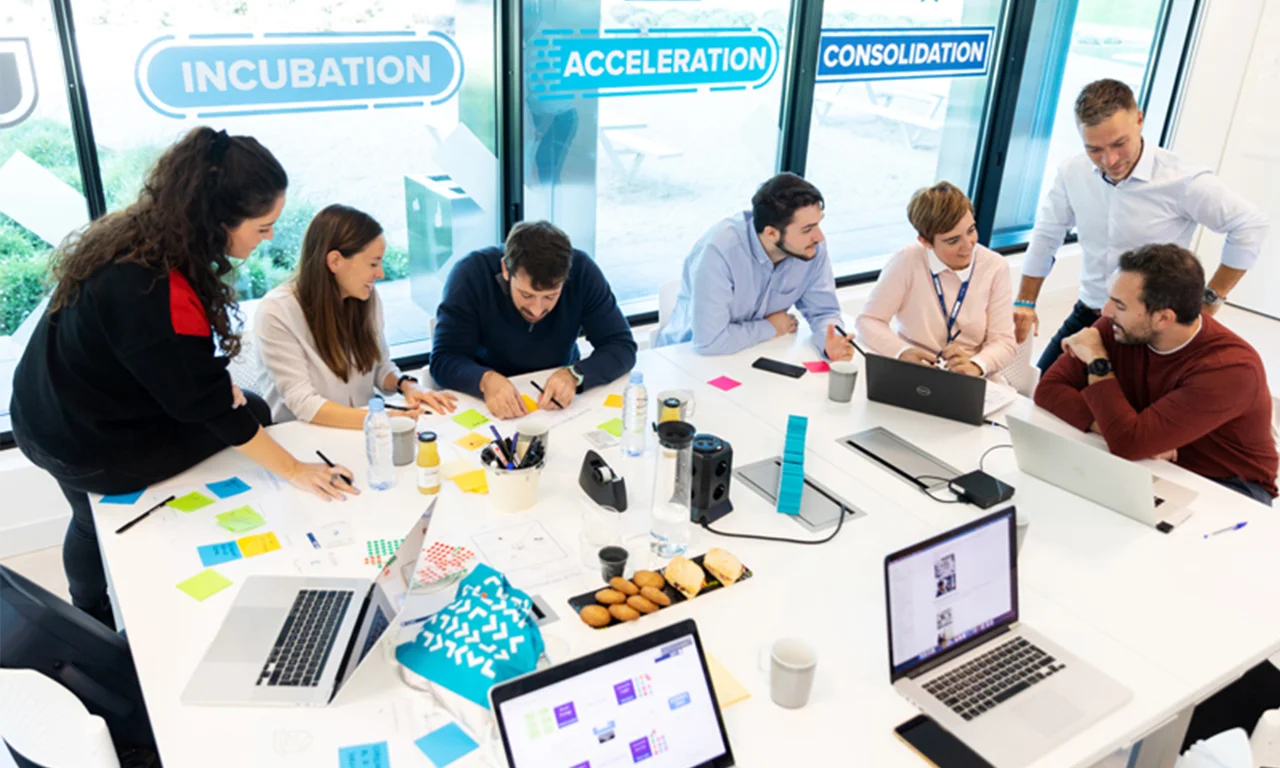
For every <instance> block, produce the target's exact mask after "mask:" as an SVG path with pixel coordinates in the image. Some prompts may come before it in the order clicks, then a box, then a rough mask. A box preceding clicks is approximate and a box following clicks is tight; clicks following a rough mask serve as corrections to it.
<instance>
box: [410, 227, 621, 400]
mask: <svg viewBox="0 0 1280 768" xmlns="http://www.w3.org/2000/svg"><path fill="white" fill-rule="evenodd" d="M509 290H510V289H509V288H508V287H507V284H506V281H505V280H503V279H502V248H500V247H491V248H482V249H480V250H478V251H473V252H472V253H470V254H468V255H467V257H466V258H464V259H463V260H462V261H460V262H458V264H457V266H455V267H454V268H453V271H452V272H450V273H449V279H448V280H447V281H446V282H445V286H444V299H443V300H442V301H441V302H440V308H439V309H438V310H436V331H435V336H434V338H433V340H432V349H431V378H433V379H435V382H436V384H437V385H438V386H440V387H442V388H444V389H452V390H456V391H458V392H466V393H468V394H470V395H475V396H476V397H479V396H480V377H481V376H483V375H484V373H485V371H488V370H494V371H497V372H498V373H500V374H502V375H503V376H518V375H519V374H522V373H528V372H530V371H541V370H545V369H547V368H563V367H565V366H568V365H571V364H573V363H574V362H577V363H578V372H579V373H581V374H582V375H583V382H582V386H583V388H584V389H589V388H591V387H595V386H598V385H600V384H606V383H608V382H610V381H613V380H614V379H616V378H618V377H620V376H622V375H623V374H625V373H627V372H628V371H630V370H631V369H632V367H634V366H635V364H636V342H635V339H634V338H633V337H632V335H631V327H630V326H628V325H627V320H626V318H625V317H623V316H622V310H620V309H619V308H618V302H617V300H616V299H614V297H613V290H612V289H611V288H610V287H609V283H608V281H606V280H605V279H604V274H603V273H602V272H601V271H600V267H598V266H596V263H595V262H594V261H592V260H591V258H590V257H589V256H587V254H585V253H583V252H582V251H579V250H574V252H573V260H572V261H571V262H570V266H569V279H568V280H566V281H565V284H564V289H563V290H562V291H561V292H560V300H559V301H558V302H556V305H555V307H554V308H553V309H552V310H551V311H550V312H548V313H547V316H546V317H544V318H542V319H541V320H539V321H538V322H537V323H534V324H532V325H531V324H530V323H529V321H527V320H525V319H524V318H523V317H522V316H521V315H520V312H519V310H517V309H516V307H515V304H513V303H512V301H511V294H510V292H509ZM579 333H585V335H586V337H587V340H588V341H590V342H591V346H592V348H593V350H594V351H593V352H592V354H591V357H588V358H587V359H585V360H581V361H579V359H578V358H579V354H578V343H577V340H578V335H579Z"/></svg>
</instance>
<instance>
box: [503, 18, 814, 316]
mask: <svg viewBox="0 0 1280 768" xmlns="http://www.w3.org/2000/svg"><path fill="white" fill-rule="evenodd" d="M789 13H790V2H788V0H703V1H702V2H697V3H690V2H631V1H630V0H525V2H524V73H525V79H524V142H525V145H524V162H525V179H524V181H525V186H526V192H525V206H524V217H525V218H526V219H538V218H545V219H550V220H551V221H553V222H555V223H556V224H557V225H558V226H560V227H561V228H563V229H564V230H565V231H566V232H568V234H569V236H570V238H571V239H572V240H573V243H574V245H575V246H576V247H578V248H581V249H582V250H584V251H585V252H587V253H588V254H590V255H591V256H593V257H594V258H595V259H596V260H597V261H598V262H599V264H600V266H601V268H602V269H603V270H604V273H605V276H606V277H607V278H608V279H609V282H610V283H611V284H612V286H613V290H614V292H615V294H616V295H617V297H618V300H619V302H620V303H621V304H622V305H623V310H624V311H625V312H627V313H628V314H632V313H637V312H641V311H645V310H650V309H653V308H654V307H655V306H656V296H657V293H658V288H659V286H660V285H662V284H663V283H666V282H668V281H674V280H678V279H679V277H680V266H681V263H682V261H683V259H684V257H685V256H686V255H687V254H688V253H689V251H690V250H691V248H692V246H693V244H694V243H695V242H696V241H697V240H698V238H699V237H700V236H701V235H702V234H703V233H704V232H705V231H706V230H707V229H709V228H710V227H711V225H712V224H714V223H715V222H716V221H717V220H718V219H720V218H722V217H724V216H726V215H729V214H731V213H733V212H734V211H741V210H743V209H745V208H746V207H747V206H748V205H749V204H750V199H751V195H752V193H753V192H754V191H755V188H756V187H757V186H759V184H760V183H761V182H763V181H764V180H765V179H767V178H768V177H769V176H771V175H772V174H773V172H774V169H775V167H776V163H777V151H778V114H779V110H780V104H781V98H782V80H783V78H782V62H783V61H784V60H785V56H786V51H785V41H786V39H787V27H788V18H789Z"/></svg>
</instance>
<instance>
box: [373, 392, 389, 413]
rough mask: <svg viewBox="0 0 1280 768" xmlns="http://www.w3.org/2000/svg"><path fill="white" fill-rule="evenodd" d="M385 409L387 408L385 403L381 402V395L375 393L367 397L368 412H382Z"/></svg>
mask: <svg viewBox="0 0 1280 768" xmlns="http://www.w3.org/2000/svg"><path fill="white" fill-rule="evenodd" d="M385 410H387V404H386V403H385V402H383V400H382V398H381V397H378V396H377V395H375V396H373V397H371V398H369V412H370V413H382V412H383V411H385Z"/></svg>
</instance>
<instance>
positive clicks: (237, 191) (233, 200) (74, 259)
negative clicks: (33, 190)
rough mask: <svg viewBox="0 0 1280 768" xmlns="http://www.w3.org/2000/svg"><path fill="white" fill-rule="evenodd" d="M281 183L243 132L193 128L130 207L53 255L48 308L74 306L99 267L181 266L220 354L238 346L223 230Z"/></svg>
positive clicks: (275, 165) (263, 203)
mask: <svg viewBox="0 0 1280 768" xmlns="http://www.w3.org/2000/svg"><path fill="white" fill-rule="evenodd" d="M288 186H289V177H288V176H287V175H286V174H285V172H284V168H282V167H281V166H280V163H279V162H278V161H277V160H276V159H275V157H274V156H273V155H272V154H271V153H270V152H269V151H267V149H266V148H265V147H263V146H262V145H261V144H259V143H258V141H257V140H256V139H254V138H252V137H250V136H228V135H227V134H226V132H225V131H214V130H213V129H212V128H209V127H206V126H201V127H199V128H194V129H192V130H191V131H190V132H189V133H187V135H186V136H184V137H183V138H182V139H181V140H180V141H178V143H176V144H174V145H173V146H172V147H169V149H167V150H165V153H164V154H163V155H161V156H160V159H159V160H157V161H156V164H155V165H154V166H152V168H151V170H150V171H149V172H148V173H147V178H146V180H145V181H144V182H143V185H142V192H141V193H140V194H139V195H138V199H137V201H136V202H134V203H133V204H132V205H130V206H129V207H127V208H125V209H124V210H121V211H117V212H115V213H110V214H107V215H106V216H103V217H102V218H100V219H98V220H97V221H95V222H93V223H91V224H89V225H88V226H87V227H86V228H84V229H82V230H80V231H79V232H76V233H73V234H72V235H71V236H69V237H68V238H67V239H66V240H65V241H63V243H62V245H61V246H60V247H59V248H58V251H57V253H56V254H54V257H53V264H52V269H53V277H54V279H55V280H56V281H57V286H56V287H55V288H54V290H53V297H52V298H51V299H50V301H49V311H50V312H57V311H58V310H60V309H62V308H64V307H69V306H71V305H72V304H74V303H75V302H76V298H77V297H78V296H79V293H80V284H81V283H82V282H84V281H85V280H87V279H88V278H89V277H90V276H91V275H93V274H94V273H95V272H97V271H98V270H99V269H101V268H102V267H103V266H105V265H107V264H111V263H114V262H117V261H129V262H135V263H139V264H144V265H146V266H148V267H151V268H153V269H156V270H157V271H159V272H163V273H164V274H166V275H167V274H168V273H169V272H171V271H174V270H176V271H178V272H181V273H182V275H183V276H185V277H186V278H187V281H188V282H189V283H191V287H192V288H193V289H194V290H195V293H196V296H198V297H199V298H200V303H201V304H202V305H203V306H204V309H205V313H206V314H207V315H208V316H209V322H210V323H212V325H213V330H214V332H215V333H216V334H217V337H218V345H219V347H220V348H221V349H222V351H223V352H224V353H226V354H227V355H228V356H230V357H234V356H235V355H236V354H237V353H238V352H239V351H240V335H239V333H237V328H238V326H239V325H240V316H239V315H240V313H239V310H238V309H237V306H236V297H235V289H234V288H233V287H232V286H230V285H228V284H227V283H226V282H224V281H223V280H222V278H223V276H225V275H226V274H227V273H228V272H230V271H231V269H232V265H231V261H230V260H229V258H228V256H227V230H228V229H234V228H235V227H237V226H239V225H240V224H241V223H242V222H244V220H245V219H250V218H255V217H258V216H264V215H266V214H267V212H269V211H270V210H271V207H272V206H273V205H275V203H276V200H277V199H279V197H280V195H282V194H283V193H284V191H285V189H286V188H287V187H288Z"/></svg>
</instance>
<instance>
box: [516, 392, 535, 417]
mask: <svg viewBox="0 0 1280 768" xmlns="http://www.w3.org/2000/svg"><path fill="white" fill-rule="evenodd" d="M520 399H521V400H523V401H524V410H525V412H526V413H533V412H534V411H536V410H538V401H537V400H534V399H533V398H532V397H529V396H528V395H526V394H523V393H522V394H521V395H520Z"/></svg>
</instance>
